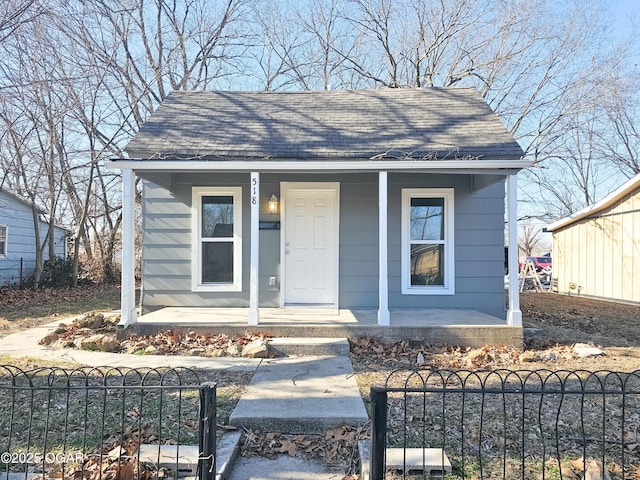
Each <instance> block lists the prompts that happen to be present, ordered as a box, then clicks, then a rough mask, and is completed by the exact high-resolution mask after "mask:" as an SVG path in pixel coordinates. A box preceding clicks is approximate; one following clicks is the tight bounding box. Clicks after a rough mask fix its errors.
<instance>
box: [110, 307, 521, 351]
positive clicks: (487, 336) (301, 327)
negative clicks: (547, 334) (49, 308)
mask: <svg viewBox="0 0 640 480" xmlns="http://www.w3.org/2000/svg"><path fill="white" fill-rule="evenodd" d="M248 315H249V309H248V308H198V307H165V308H161V309H159V310H156V311H154V312H150V313H147V314H145V315H141V316H139V317H138V318H137V322H136V323H135V324H131V325H129V326H128V328H127V330H126V335H130V334H132V333H133V334H137V335H150V334H153V333H157V332H159V331H164V330H168V329H179V330H181V331H183V332H184V331H193V332H196V333H205V332H210V333H213V334H216V335H218V334H225V335H243V334H244V333H245V332H247V331H250V332H252V333H258V332H264V333H266V334H269V335H271V336H274V337H333V338H335V337H361V336H366V337H377V338H380V339H383V340H384V341H386V342H394V341H399V340H416V339H419V340H420V341H422V342H424V343H427V344H431V345H437V344H449V345H464V346H469V347H482V346H484V345H499V344H504V345H507V346H513V347H516V348H521V347H522V328H521V327H520V326H513V325H507V324H506V323H505V321H504V320H503V319H501V318H498V317H494V316H491V315H487V314H485V313H482V312H478V311H475V310H462V309H460V310H458V309H438V308H429V309H422V308H402V309H390V310H389V324H388V325H384V326H383V325H380V323H379V318H378V311H377V310H376V309H339V310H336V309H315V308H261V309H260V324H259V325H252V326H249V325H248V324H247V317H248ZM122 332H123V333H124V330H122Z"/></svg>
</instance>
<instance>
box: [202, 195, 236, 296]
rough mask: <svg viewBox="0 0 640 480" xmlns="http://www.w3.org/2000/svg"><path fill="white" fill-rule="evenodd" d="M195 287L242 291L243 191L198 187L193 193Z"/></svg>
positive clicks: (206, 289) (219, 290)
mask: <svg viewBox="0 0 640 480" xmlns="http://www.w3.org/2000/svg"><path fill="white" fill-rule="evenodd" d="M192 202H193V203H192V215H193V218H192V227H193V255H192V262H193V265H192V272H193V274H192V288H193V290H194V291H217V292H230V291H234V292H239V291H241V290H242V188H241V187H216V188H213V187H210V188H206V187H195V188H194V189H193V193H192Z"/></svg>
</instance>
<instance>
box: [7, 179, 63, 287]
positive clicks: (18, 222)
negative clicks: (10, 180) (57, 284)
mask: <svg viewBox="0 0 640 480" xmlns="http://www.w3.org/2000/svg"><path fill="white" fill-rule="evenodd" d="M41 214H42V212H40V211H38V217H41ZM38 228H39V229H40V242H41V243H42V242H45V241H46V238H45V237H46V235H47V231H48V230H49V224H48V223H47V222H45V221H44V220H42V219H41V218H39V223H38ZM68 235H69V232H68V231H67V230H66V229H64V228H61V227H57V226H56V227H54V251H55V254H56V256H58V257H61V258H64V259H66V258H67V237H68ZM45 249H46V250H45V257H46V252H47V251H48V247H47V246H46V243H45ZM35 267H36V236H35V228H34V224H33V210H32V206H31V203H30V202H29V201H28V200H25V199H24V198H22V197H20V196H18V195H16V194H14V193H13V192H10V191H8V190H5V189H1V190H0V285H5V284H16V283H20V281H21V279H23V280H24V279H26V278H28V277H29V276H30V275H32V274H33V272H34V270H35Z"/></svg>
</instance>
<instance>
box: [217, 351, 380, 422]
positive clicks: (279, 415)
mask: <svg viewBox="0 0 640 480" xmlns="http://www.w3.org/2000/svg"><path fill="white" fill-rule="evenodd" d="M368 420H369V417H368V416H367V411H366V409H365V407H364V402H363V401H362V398H361V397H360V392H359V390H358V385H357V384H356V380H355V376H354V375H353V367H352V365H351V361H350V360H349V358H348V357H344V356H337V357H334V356H332V357H323V356H299V357H286V358H274V359H271V360H268V361H267V360H265V361H263V362H262V363H261V364H260V366H259V367H258V369H257V370H256V373H255V374H254V376H253V379H252V380H251V383H250V384H249V386H248V387H247V389H246V391H245V393H244V395H242V398H241V399H240V401H239V402H238V404H237V405H236V408H235V410H234V411H233V412H232V413H231V417H230V418H229V423H230V424H231V425H235V426H237V427H243V428H247V429H251V430H258V431H262V432H280V433H296V434H297V433H323V432H325V431H326V430H328V429H331V428H335V427H337V426H338V425H340V424H341V423H347V424H350V425H360V424H363V423H365V422H367V421H368Z"/></svg>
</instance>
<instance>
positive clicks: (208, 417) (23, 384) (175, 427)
mask: <svg viewBox="0 0 640 480" xmlns="http://www.w3.org/2000/svg"><path fill="white" fill-rule="evenodd" d="M215 393H216V386H215V384H213V383H201V382H200V380H199V378H198V376H197V374H196V373H195V372H194V371H192V370H189V369H125V368H81V369H75V370H65V369H60V368H46V369H37V370H31V371H23V370H21V369H19V368H17V367H14V366H10V365H0V466H1V468H2V472H4V475H2V474H1V473H0V475H2V477H1V478H5V479H9V478H16V479H17V480H19V479H21V478H24V479H25V480H26V479H30V478H33V477H38V478H56V479H67V478H69V479H74V480H80V479H83V480H103V479H104V480H107V479H108V480H151V479H154V478H157V479H161V478H164V479H168V478H176V477H178V476H185V475H189V476H196V475H197V476H199V478H200V479H201V480H205V479H213V478H214V477H215V449H216V437H215V432H216V402H215V398H216V395H215Z"/></svg>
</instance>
